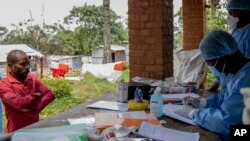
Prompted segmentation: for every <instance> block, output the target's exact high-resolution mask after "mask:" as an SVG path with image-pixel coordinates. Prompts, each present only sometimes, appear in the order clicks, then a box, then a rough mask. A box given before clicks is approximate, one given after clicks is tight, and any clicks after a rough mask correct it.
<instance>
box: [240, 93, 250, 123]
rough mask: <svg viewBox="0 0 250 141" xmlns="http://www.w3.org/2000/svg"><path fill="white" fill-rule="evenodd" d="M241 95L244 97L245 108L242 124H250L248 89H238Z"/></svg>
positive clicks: (249, 96) (249, 94) (249, 95)
mask: <svg viewBox="0 0 250 141" xmlns="http://www.w3.org/2000/svg"><path fill="white" fill-rule="evenodd" d="M240 92H241V94H242V95H243V96H244V104H245V108H244V110H243V114H242V122H243V124H245V125H249V124H250V88H242V89H240Z"/></svg>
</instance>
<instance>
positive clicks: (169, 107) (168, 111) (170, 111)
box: [163, 104, 196, 125]
mask: <svg viewBox="0 0 250 141" xmlns="http://www.w3.org/2000/svg"><path fill="white" fill-rule="evenodd" d="M181 108H183V105H174V104H166V105H164V106H163V113H164V114H165V115H166V116H169V117H171V118H174V119H178V120H180V121H183V122H186V123H188V124H191V125H196V124H195V123H194V122H193V121H192V120H191V119H188V118H185V117H183V116H181V115H179V114H176V113H174V111H176V110H179V109H181Z"/></svg>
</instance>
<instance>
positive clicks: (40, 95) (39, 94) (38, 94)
mask: <svg viewBox="0 0 250 141" xmlns="http://www.w3.org/2000/svg"><path fill="white" fill-rule="evenodd" d="M32 95H34V96H37V97H42V94H41V93H33V94H32Z"/></svg>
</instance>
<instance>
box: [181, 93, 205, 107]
mask: <svg viewBox="0 0 250 141" xmlns="http://www.w3.org/2000/svg"><path fill="white" fill-rule="evenodd" d="M182 104H183V105H191V106H193V107H194V108H205V107H206V106H207V99H205V98H194V97H190V96H186V97H184V98H183V99H182Z"/></svg>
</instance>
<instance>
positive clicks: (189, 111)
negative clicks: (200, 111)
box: [174, 105, 195, 119]
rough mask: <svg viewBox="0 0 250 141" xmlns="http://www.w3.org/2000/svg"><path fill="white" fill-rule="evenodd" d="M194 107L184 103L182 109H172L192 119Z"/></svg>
mask: <svg viewBox="0 0 250 141" xmlns="http://www.w3.org/2000/svg"><path fill="white" fill-rule="evenodd" d="M194 111H195V109H194V108H193V107H192V106H188V105H185V106H184V107H183V108H182V109H178V110H176V111H174V113H176V114H179V115H181V116H183V117H185V118H189V119H192V117H193V113H194Z"/></svg>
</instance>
